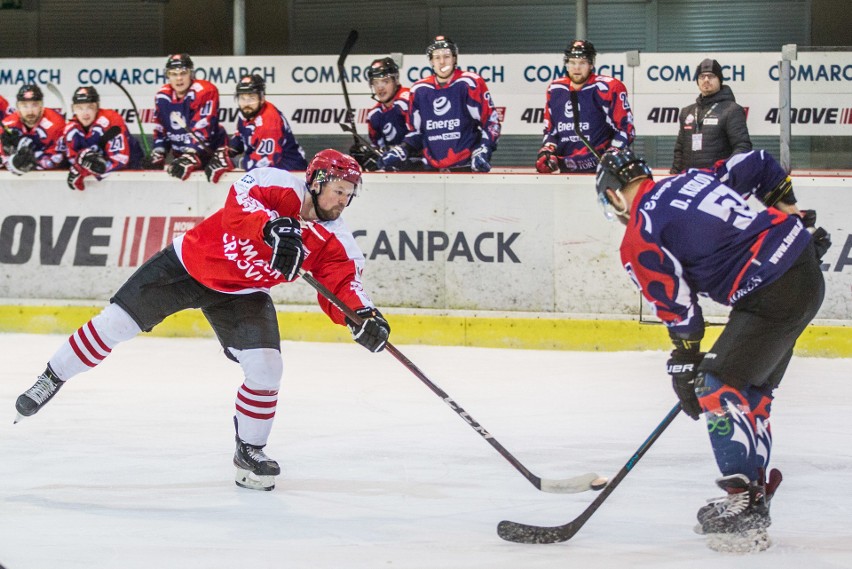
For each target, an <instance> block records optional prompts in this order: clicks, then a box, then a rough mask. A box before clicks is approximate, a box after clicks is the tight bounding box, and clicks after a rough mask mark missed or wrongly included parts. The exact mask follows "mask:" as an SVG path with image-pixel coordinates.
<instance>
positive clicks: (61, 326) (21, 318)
mask: <svg viewBox="0 0 852 569" xmlns="http://www.w3.org/2000/svg"><path fill="white" fill-rule="evenodd" d="M101 308H102V307H100V306H29V305H0V332H7V333H9V332H17V333H31V334H70V333H71V332H73V331H74V330H76V329H77V328H78V327H79V326H81V325H82V324H84V323H85V322H86V321H88V320H89V319H90V318H92V317H93V316H95V315H96V314H97V313H98V312H100V310H101ZM386 312H387V314H386V316H388V319H389V320H390V323H391V327H392V330H393V331H392V334H391V340H392V341H393V342H394V343H395V344H399V345H403V344H429V345H439V346H477V347H486V348H523V349H537V350H579V351H607V352H609V351H635V350H669V349H671V343H670V341H669V339H668V334H667V333H666V330H665V328H664V327H663V326H661V325H654V324H640V323H639V322H637V321H635V320H574V319H566V318H551V317H542V318H511V317H489V316H483V315H482V314H477V315H475V316H451V315H434V314H425V315H421V314H393V312H392V310H388V311H386ZM278 322H279V328H280V329H281V338H282V339H284V340H295V341H309V342H344V341H345V342H349V341H351V338H350V336H349V332H348V330H346V328H344V327H342V326H337V325H335V324H333V323H332V322H331V321H330V320H329V319H328V317H327V316H326V315H325V314H323V313H321V312H311V311H306V312H300V311H291V310H288V311H281V312H279V313H278ZM721 331H722V327H721V326H710V327H708V328H707V334H706V336H705V339H704V342H703V343H702V344H703V346H704V347H705V348H706V347H709V346H710V345H711V342H712V341H714V340H715V339H716V338H717V337H718V336H719V334H720V333H721ZM152 335H154V336H164V337H213V331H212V330H211V329H210V326H209V324H208V323H207V321H206V320H205V319H204V316H203V315H202V314H201V312H200V311H199V310H186V311H183V312H179V313H178V314H175V315H173V316H170V317H169V318H167V319H166V320H165V321H164V322H163V323H162V324H160V325H159V326H157V327H156V328H155V329H154V331H153V332H152ZM796 355H799V356H818V357H840V358H848V357H852V327H848V326H816V325H814V326H810V327H808V329H807V330H805V333H804V334H802V337H801V338H799V341H798V343H797V344H796Z"/></svg>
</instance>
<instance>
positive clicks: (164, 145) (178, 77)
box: [151, 53, 226, 180]
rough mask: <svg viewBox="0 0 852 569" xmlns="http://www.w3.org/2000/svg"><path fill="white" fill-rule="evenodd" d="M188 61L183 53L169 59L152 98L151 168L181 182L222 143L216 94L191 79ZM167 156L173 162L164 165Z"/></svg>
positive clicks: (207, 85)
mask: <svg viewBox="0 0 852 569" xmlns="http://www.w3.org/2000/svg"><path fill="white" fill-rule="evenodd" d="M193 69H194V65H193V63H192V58H190V57H189V55H187V54H185V53H178V54H175V55H171V56H169V58H168V59H167V60H166V78H167V79H168V83H167V84H166V85H163V87H161V88H160V90H159V91H158V92H157V95H156V97H155V98H154V122H155V123H156V126H155V127H154V147H153V149H152V152H151V167H152V168H165V169H166V171H167V172H168V173H169V174H170V175H172V176H174V177H175V178H179V179H181V180H186V179H187V178H188V177H189V175H190V174H191V173H192V172H194V171H196V170H203V169H204V166H205V165H206V164H207V162H208V161H209V160H210V158H211V157H212V156H213V153H214V152H215V151H216V149H217V148H219V147H220V146H222V144H224V143H225V138H226V134H225V129H224V128H222V126H221V125H220V124H219V90H218V89H217V88H216V86H215V85H213V84H212V83H210V82H209V81H204V80H202V79H196V78H195V77H194V76H193ZM169 152H171V154H172V156H173V157H174V160H172V162H171V163H170V164H168V165H166V157H167V155H168V154H169Z"/></svg>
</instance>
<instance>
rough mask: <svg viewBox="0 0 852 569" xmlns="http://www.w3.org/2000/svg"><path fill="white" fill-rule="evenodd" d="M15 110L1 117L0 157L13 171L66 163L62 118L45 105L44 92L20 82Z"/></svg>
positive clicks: (14, 172)
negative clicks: (0, 143)
mask: <svg viewBox="0 0 852 569" xmlns="http://www.w3.org/2000/svg"><path fill="white" fill-rule="evenodd" d="M15 107H16V109H17V112H15V113H12V114H11V115H9V116H7V117H6V118H4V119H3V121H2V123H3V131H2V132H0V142H2V145H0V157H2V159H3V164H4V165H5V166H6V168H7V169H8V170H9V171H10V172H12V173H13V174H17V175H19V176H21V175H23V174H26V173H27V172H29V171H31V170H52V169H54V168H60V167H62V166H64V165H65V145H64V142H63V138H62V130H63V129H64V128H65V119H64V118H62V115H60V114H59V113H57V112H56V111H54V110H53V109H46V108H44V93H42V91H41V88H40V87H39V86H38V85H33V84H27V85H22V86H21V88H20V89H19V90H18V95H17V103H16V105H15Z"/></svg>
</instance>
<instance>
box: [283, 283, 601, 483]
mask: <svg viewBox="0 0 852 569" xmlns="http://www.w3.org/2000/svg"><path fill="white" fill-rule="evenodd" d="M299 274H300V275H301V277H302V278H303V279H304V280H305V282H307V283H308V284H309V285H311V286H312V287H314V289H316V291H317V292H318V293H319V294H320V296H323V297H324V298H325V299H326V300H328V301H329V302H331V303H332V304H333V305H334V306H335V307H336V308H337V309H338V310H340V311H341V312H342V313H343V314H344V315H345V316H346V317H347V318H348V319H349V320H351V321H352V322H354V323H355V325H356V326H360V325H361V323H362V322H363V321H364V319H363V318H361V317H360V316H359V315H358V314H357V313H356V312H355V311H354V310H352V309H351V308H350V307H349V306H347V305H346V304H345V303H344V302H343V301H342V300H340V298H338V297H337V295H335V294H334V293H333V292H331V291H330V290H329V289H328V288H327V287H326V286H325V285H323V284H322V283H321V282H319V281H318V280H316V279H315V278H314V276H313V275H312V274H310V273H308V272H305V271H301V272H300V273H299ZM384 351H386V352H389V353H390V354H391V355H392V356H393V357H395V358H396V359H397V360H398V361H399V362H400V363H401V364H402V365H404V366H405V367H406V369H408V371H410V372H411V373H413V374H414V375H415V376H417V379H419V380H420V381H422V382H423V383H424V384H426V387H428V388H429V389H431V390H432V392H433V393H435V395H437V396H438V397H440V398H441V400H443V401H444V403H446V404H447V405H448V406H449V407H450V409H452V410H453V411H455V412H456V413H457V414H458V415H459V417H461V418H462V419H463V420H464V422H465V423H467V424H468V425H470V427H471V428H472V429H473V430H474V431H476V432H477V433H478V434H479V436H481V437H482V438H483V439H485V440H486V441H488V444H490V445H491V446H492V447H494V449H495V450H497V452H499V453H500V455H501V456H502V457H503V458H505V459H506V460H508V461H509V464H511V465H512V466H514V467H515V470H517V471H518V472H520V473H521V474H522V475H523V476H524V478H526V479H527V480H528V481H529V482H530V483H531V484H532V485H533V486H535V487H536V488H538V489H539V490H541V491H543V492H552V493H556V494H573V493H576V492H584V491H586V490H600V489H601V488H603V487H604V485H606V479H605V478H600V477H599V476H598V475H597V474H595V473H592V472H590V473H588V474H581V475H579V476H575V477H573V478H563V479H561V480H548V479H543V478H539V477H538V476H536V475H535V474H533V473H532V472H530V471H529V470H528V469H527V467H526V466H524V465H523V464H521V462H520V461H519V460H518V459H517V458H515V457H514V456H513V455H512V453H510V452H509V451H508V450H506V449H505V448H504V447H503V445H501V444H500V443H499V442H497V440H496V439H495V438H494V437H493V436H492V435H491V433H489V432H488V431H486V430H485V428H484V427H483V426H482V425H480V424H479V423H477V422H476V420H474V418H473V417H471V416H470V415H469V414H468V413H467V411H465V410H464V409H462V407H461V405H459V404H458V403H456V402H455V401H454V400H453V398H452V397H450V396H449V395H447V393H446V392H445V391H444V390H443V389H441V388H440V387H438V386H437V385H435V384H434V383H433V382H432V381H431V380H430V379H429V378H428V377H426V374H424V373H423V372H422V371H420V368H418V367H417V366H416V365H414V363H413V362H412V361H411V360H409V359H408V358H407V357H405V355H403V354H402V352H400V351H399V350H398V349H397V348H396V346H394V345H393V344H391V343H390V342H388V343H387V344H385V350H384Z"/></svg>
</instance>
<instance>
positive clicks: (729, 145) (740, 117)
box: [671, 85, 751, 174]
mask: <svg viewBox="0 0 852 569" xmlns="http://www.w3.org/2000/svg"><path fill="white" fill-rule="evenodd" d="M698 133H700V134H701V135H702V136H701V150H693V149H692V137H693V135H694V134H698ZM749 150H751V139H750V138H749V136H748V126H746V115H745V110H744V109H743V108H742V107H741V106H739V105H738V104H737V102H736V99H735V98H734V92H733V91H731V88H730V87H728V86H727V85H722V88H721V89H720V90H719V91H718V92H716V93H714V94H712V95H710V96H709V97H704V96H703V95H699V96H698V98H697V99H696V100H695V104H693V105H689V106H688V107H684V108H683V109H681V111H680V130H679V131H678V133H677V142H676V143H675V148H674V161H673V162H672V169H671V172H672V174H675V173H678V172H682V171H683V170H685V169H687V168H709V167H711V166H713V164H715V163H716V162H717V161H718V160H723V159H725V158H727V157H729V156H731V155H732V154H737V153H739V152H748V151H749Z"/></svg>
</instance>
